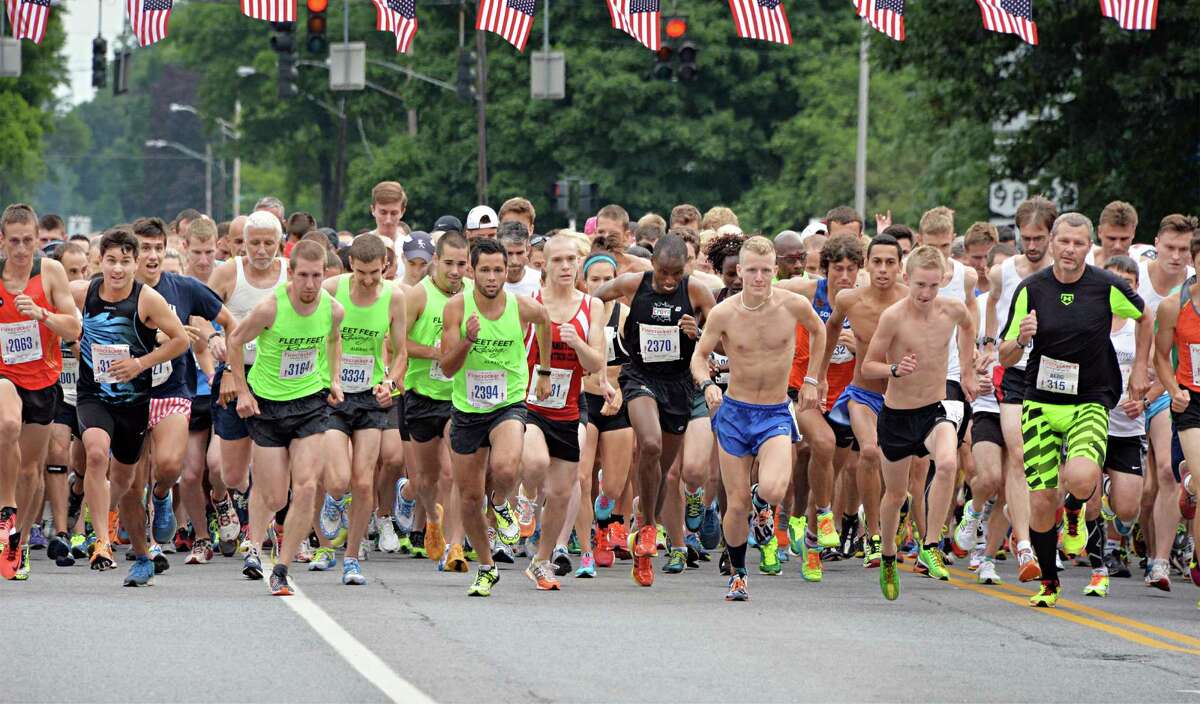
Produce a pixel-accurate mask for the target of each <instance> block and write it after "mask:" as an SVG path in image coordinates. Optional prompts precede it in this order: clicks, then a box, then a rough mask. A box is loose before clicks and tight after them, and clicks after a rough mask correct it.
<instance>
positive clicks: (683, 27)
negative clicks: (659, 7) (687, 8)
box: [667, 17, 688, 39]
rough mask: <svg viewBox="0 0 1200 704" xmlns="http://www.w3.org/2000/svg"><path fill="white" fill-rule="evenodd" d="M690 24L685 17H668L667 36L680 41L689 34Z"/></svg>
mask: <svg viewBox="0 0 1200 704" xmlns="http://www.w3.org/2000/svg"><path fill="white" fill-rule="evenodd" d="M687 30H688V24H687V18H685V17H668V18H667V36H668V37H670V38H671V39H679V38H680V37H682V36H683V35H685V34H687Z"/></svg>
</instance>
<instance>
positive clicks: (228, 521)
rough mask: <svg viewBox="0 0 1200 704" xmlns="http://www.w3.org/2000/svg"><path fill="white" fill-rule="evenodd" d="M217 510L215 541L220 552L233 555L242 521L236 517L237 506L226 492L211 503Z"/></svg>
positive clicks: (228, 555)
mask: <svg viewBox="0 0 1200 704" xmlns="http://www.w3.org/2000/svg"><path fill="white" fill-rule="evenodd" d="M213 508H215V509H216V511H217V541H218V547H220V549H221V554H222V555H224V556H225V557H233V555H234V553H235V552H236V551H237V546H238V537H239V536H240V535H241V532H242V523H241V520H240V519H239V518H238V513H237V507H236V506H234V505H233V501H232V500H231V499H230V498H229V495H228V494H226V495H225V498H224V499H222V500H220V501H218V502H217V503H215V504H213Z"/></svg>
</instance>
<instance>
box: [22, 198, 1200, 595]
mask: <svg viewBox="0 0 1200 704" xmlns="http://www.w3.org/2000/svg"><path fill="white" fill-rule="evenodd" d="M407 204H408V203H407V194H406V193H405V191H404V189H403V187H402V186H401V185H400V184H399V183H397V182H392V181H387V182H382V183H380V184H378V185H377V186H376V187H375V188H374V190H373V193H372V207H371V212H372V215H373V216H374V218H375V222H376V228H375V229H374V230H371V231H369V232H361V233H358V234H354V233H350V232H337V231H335V230H333V229H329V228H321V227H318V223H317V222H316V221H315V220H314V219H313V218H312V216H310V215H308V214H306V213H301V212H297V213H292V214H290V215H288V214H287V213H286V211H285V209H284V206H283V204H282V203H280V202H279V201H278V200H277V199H274V198H264V199H263V200H262V201H260V202H259V203H258V205H257V207H256V209H255V211H254V212H253V213H251V214H250V215H248V216H239V217H237V218H235V219H234V220H232V221H230V222H222V223H216V222H214V221H213V220H212V219H211V218H209V217H208V216H206V215H204V214H201V213H199V212H196V211H194V210H185V211H184V212H182V213H180V214H179V215H178V216H177V217H176V218H175V220H174V221H172V222H170V223H166V222H164V221H162V220H160V219H158V218H153V217H148V218H139V219H137V220H135V221H134V222H132V223H130V224H121V225H116V226H113V227H111V228H109V229H107V230H105V231H104V232H102V233H98V234H94V235H91V236H84V235H74V236H71V237H69V238H68V237H67V236H66V234H65V232H64V230H65V228H64V225H63V221H62V219H61V218H59V217H58V216H55V215H44V216H42V217H40V218H39V216H38V214H37V213H36V212H35V211H34V209H33V208H32V207H30V206H28V205H24V204H14V205H10V206H8V207H7V208H6V209H5V210H4V212H3V215H2V216H0V230H2V234H3V255H4V258H3V261H2V262H0V274H2V276H3V284H4V285H3V289H2V290H0V435H3V436H4V437H5V438H7V440H8V442H6V443H5V444H4V445H3V447H2V448H0V576H2V577H3V578H4V579H5V580H14V581H26V580H30V579H36V575H31V573H30V560H29V554H30V550H31V549H32V550H38V549H43V550H45V551H46V555H47V557H48V562H46V563H39V564H46V565H49V564H50V562H53V563H54V565H56V566H57V567H58V568H70V567H72V566H73V565H76V564H77V563H82V564H86V565H88V566H90V568H91V569H92V570H99V571H103V570H109V569H115V568H117V567H118V563H119V562H120V561H121V557H120V555H123V556H124V559H125V560H126V561H128V562H129V563H130V564H129V565H128V575H127V577H126V578H125V580H124V583H125V585H127V586H143V585H149V584H152V583H153V581H154V576H155V574H158V573H162V572H163V571H165V570H167V569H168V568H169V567H170V566H171V558H168V555H170V554H176V555H179V556H180V558H175V559H181V561H182V563H183V564H184V565H205V564H208V563H212V562H215V566H214V567H213V568H207V569H217V570H224V571H226V572H228V574H229V576H230V578H234V577H235V576H237V575H241V576H244V578H247V579H249V580H264V579H265V581H266V582H267V584H268V586H269V589H270V591H271V593H272V594H276V595H288V594H291V593H293V592H294V589H295V585H294V583H293V582H292V579H293V577H292V576H290V570H293V569H294V568H295V567H296V565H297V564H303V565H305V567H304V569H306V570H308V571H313V572H324V571H332V572H334V573H335V574H336V572H337V571H338V564H339V555H340V573H341V577H340V579H341V582H342V583H343V584H346V585H362V584H366V583H367V573H369V569H368V568H367V566H366V565H364V561H366V560H368V558H370V557H372V556H376V557H375V559H379V557H378V556H379V554H380V553H390V554H394V555H409V556H411V557H413V558H422V559H427V560H428V563H427V564H429V569H436V570H439V571H442V572H446V573H469V572H470V571H471V570H472V569H473V568H472V565H471V563H475V566H474V571H475V576H474V579H473V581H471V583H470V586H469V588H468V590H467V593H468V594H470V595H472V596H488V595H490V594H491V593H492V591H493V590H494V589H495V588H496V584H497V582H498V581H499V579H500V576H501V571H500V570H499V569H498V564H505V563H507V564H517V563H518V561H519V564H517V569H522V568H523V571H524V574H525V575H526V576H527V577H528V578H529V580H530V581H531V583H532V585H533V586H535V587H536V589H538V590H557V589H561V588H563V586H564V584H567V583H568V582H569V581H571V580H574V579H587V578H594V577H596V576H597V574H598V572H599V571H602V570H604V569H608V568H613V567H616V566H618V565H623V566H624V568H628V569H630V571H631V575H632V578H633V580H634V581H635V582H636V583H637V584H639V585H642V586H644V587H650V586H652V585H653V584H654V582H655V580H656V579H673V578H676V577H673V575H683V574H686V573H687V572H689V571H690V570H693V569H695V568H698V567H700V566H701V564H702V563H705V562H710V561H711V562H715V563H716V565H717V568H718V569H719V571H720V573H721V574H722V575H723V577H722V582H721V585H722V586H723V588H724V589H725V590H726V593H725V598H726V599H727V600H731V601H744V600H746V599H748V598H749V587H748V584H747V575H748V573H749V571H750V569H749V567H748V566H747V551H748V550H747V549H748V548H750V547H753V548H755V549H756V550H757V552H758V565H757V571H758V572H759V573H761V574H762V575H779V574H781V572H782V571H783V563H785V562H788V561H790V560H795V561H797V562H798V563H799V572H800V575H801V577H802V578H803V579H804V580H806V581H808V582H819V581H821V579H822V572H823V569H824V567H825V565H826V564H827V563H830V562H833V561H848V560H855V561H859V562H861V564H862V567H863V569H864V570H866V571H867V575H869V576H867V575H865V576H864V578H870V579H876V578H877V579H878V581H879V585H880V589H881V591H882V594H883V596H884V597H885V598H887V599H889V600H894V599H897V598H898V597H899V596H900V591H901V590H900V574H901V570H900V569H899V568H898V565H899V564H901V563H904V562H908V563H909V565H910V566H909V568H907V569H910V570H911V571H912V572H913V573H915V574H919V575H924V576H926V577H928V578H932V579H935V580H948V579H949V578H950V574H951V572H950V568H949V567H948V566H949V565H952V564H955V562H956V561H957V562H958V564H959V567H960V568H962V567H965V568H967V569H969V570H970V571H971V572H973V573H974V574H973V578H974V579H976V580H977V581H978V582H979V583H981V584H999V583H1000V582H1001V578H1000V576H999V574H998V572H997V569H996V563H997V561H1002V560H1008V561H1011V563H1012V564H1013V565H1014V567H1015V572H1016V578H1017V579H1019V580H1020V581H1023V582H1040V585H1041V586H1040V589H1039V590H1038V591H1037V593H1036V594H1035V595H1034V596H1033V597H1032V598H1031V599H1030V603H1031V604H1032V605H1033V606H1043V607H1049V606H1054V605H1055V603H1056V601H1057V600H1058V598H1059V596H1060V594H1061V591H1062V589H1061V586H1060V582H1059V579H1058V574H1059V572H1060V570H1062V569H1064V568H1069V567H1071V566H1072V565H1074V564H1076V563H1077V564H1078V565H1079V566H1080V567H1083V568H1086V569H1090V570H1091V578H1090V581H1089V582H1088V584H1087V586H1086V587H1085V589H1084V593H1085V594H1086V595H1089V596H1096V597H1103V596H1106V595H1107V594H1108V593H1109V591H1110V590H1111V589H1113V588H1116V585H1115V584H1114V583H1113V582H1111V581H1110V580H1112V579H1113V578H1122V577H1124V578H1129V577H1131V576H1133V575H1136V577H1141V578H1142V579H1143V580H1144V583H1145V585H1146V586H1147V587H1151V588H1156V589H1160V590H1170V589H1171V588H1172V576H1173V575H1180V576H1181V577H1182V578H1185V579H1190V580H1191V581H1192V582H1193V583H1195V584H1196V585H1198V586H1200V569H1198V568H1197V565H1196V557H1195V540H1194V538H1193V535H1192V530H1193V528H1194V524H1195V521H1194V515H1195V505H1196V499H1195V492H1196V491H1200V486H1194V485H1193V482H1192V481H1191V477H1190V474H1189V471H1188V466H1189V462H1190V463H1191V464H1192V466H1196V463H1200V307H1198V306H1200V283H1198V282H1197V279H1196V277H1195V267H1197V266H1200V226H1198V225H1197V220H1196V218H1194V217H1190V216H1185V215H1180V214H1173V215H1168V216H1166V217H1164V218H1163V219H1162V220H1161V222H1160V223H1157V224H1155V225H1153V226H1151V227H1147V226H1146V225H1145V224H1143V226H1142V233H1143V234H1144V235H1149V234H1151V232H1150V231H1151V230H1153V244H1152V245H1150V244H1148V243H1147V244H1134V242H1133V240H1134V235H1135V233H1136V232H1137V227H1138V217H1137V213H1136V211H1135V209H1134V208H1133V206H1131V205H1130V204H1128V203H1124V202H1120V201H1115V202H1113V203H1110V204H1109V205H1108V206H1107V207H1105V208H1104V210H1103V211H1102V212H1101V213H1099V217H1098V218H1097V221H1096V224H1095V225H1093V222H1092V220H1091V219H1089V218H1088V217H1087V216H1086V215H1084V214H1081V213H1062V214H1060V213H1059V212H1057V209H1056V207H1055V205H1054V204H1053V203H1051V202H1050V201H1048V200H1046V199H1044V198H1041V197H1034V198H1030V199H1028V200H1026V201H1025V202H1023V203H1022V204H1021V205H1020V207H1019V208H1018V209H1017V213H1016V218H1015V224H1014V226H1002V227H1000V228H997V227H996V226H994V225H991V224H989V223H985V222H976V223H973V224H971V225H970V226H969V227H967V228H966V229H965V232H963V233H962V234H960V224H957V223H956V222H955V218H954V212H953V211H952V210H950V209H949V208H946V207H936V208H933V209H931V210H929V211H927V212H926V213H924V215H923V216H922V217H921V218H920V221H919V222H918V223H915V224H914V225H915V226H914V227H909V226H906V225H903V224H899V223H893V222H892V218H891V215H890V213H889V214H887V215H877V216H876V217H875V222H874V223H872V224H873V226H874V227H872V228H868V227H867V226H866V225H867V224H866V223H864V220H863V217H862V216H861V215H860V214H859V213H857V212H855V211H854V210H853V209H852V208H848V207H844V206H843V207H836V208H833V209H832V210H830V211H829V212H828V214H827V215H826V216H825V217H824V218H823V219H821V220H820V221H814V222H812V223H811V224H809V225H808V226H807V227H805V228H804V229H803V231H800V232H797V231H792V230H785V231H783V232H779V233H777V234H775V236H774V237H768V236H763V235H761V234H747V233H746V232H745V231H744V230H743V226H741V225H740V224H739V222H738V219H737V216H736V214H735V213H734V212H733V211H731V210H730V209H728V208H723V207H717V208H712V209H711V210H709V211H708V212H706V213H703V214H702V213H701V212H700V210H699V209H697V208H696V207H694V206H692V205H686V204H685V205H678V206H675V207H674V208H672V209H671V211H670V214H669V217H668V218H663V217H661V216H659V215H657V214H653V213H650V214H646V215H645V216H644V217H642V218H641V219H640V220H637V221H633V220H631V219H630V216H629V214H628V213H627V211H626V210H625V209H623V208H622V207H620V206H618V205H608V206H605V207H603V208H601V209H600V210H599V212H597V213H596V214H595V216H594V217H592V218H589V219H588V221H587V224H586V226H585V227H584V231H583V232H574V231H569V230H556V231H552V232H549V233H547V234H535V233H536V232H537V227H536V220H535V213H534V208H533V206H532V205H531V204H530V202H529V201H528V200H526V199H524V198H519V197H517V198H511V199H509V200H508V201H506V202H505V203H504V204H503V205H502V207H501V208H500V210H499V212H497V211H494V210H492V209H491V208H489V207H488V206H484V205H481V206H478V207H475V208H473V209H471V210H470V212H469V213H467V216H466V219H465V224H464V222H463V221H460V220H459V219H458V218H457V217H456V216H454V215H445V216H443V217H441V218H438V219H437V221H436V222H435V223H434V225H433V227H432V228H431V229H430V231H429V232H424V231H412V230H411V229H410V228H409V227H408V225H406V223H405V222H404V220H403V218H404V215H405V210H406V207H407ZM746 229H749V228H746ZM869 230H870V231H869ZM120 545H128V546H129V547H128V549H127V550H124V551H121V552H117V551H116V548H117V546H120ZM218 553H219V554H220V555H221V556H223V557H222V558H218V557H216V556H217V555H218ZM82 564H81V565H80V566H82ZM235 565H238V566H239V567H235ZM46 569H54V568H52V567H47V568H46ZM183 569H192V568H191V567H185V568H183ZM698 573H699V574H701V575H703V574H708V575H711V574H712V573H711V572H706V571H704V570H700V571H699V572H698ZM660 575H666V576H660ZM679 578H687V577H679ZM692 578H693V579H694V578H695V577H692ZM704 578H705V579H707V578H709V577H704ZM305 579H313V580H316V579H324V577H320V576H317V575H313V576H311V577H307V578H305ZM1178 580H1179V577H1176V582H1178ZM1119 583H1120V582H1118V583H1117V584H1119ZM1130 583H1132V580H1129V581H1127V582H1125V584H1130ZM715 586H716V585H714V587H715ZM1126 588H1130V587H1126Z"/></svg>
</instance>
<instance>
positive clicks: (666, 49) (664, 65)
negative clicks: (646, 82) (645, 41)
mask: <svg viewBox="0 0 1200 704" xmlns="http://www.w3.org/2000/svg"><path fill="white" fill-rule="evenodd" d="M674 55H675V49H674V47H672V46H671V44H670V43H669V42H663V43H662V44H659V46H658V51H656V52H654V68H653V69H651V71H650V77H651V78H653V79H655V80H658V81H669V80H671V77H672V76H674V75H675V69H674V68H672V67H671V57H673V56H674Z"/></svg>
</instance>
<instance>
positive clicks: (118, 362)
mask: <svg viewBox="0 0 1200 704" xmlns="http://www.w3.org/2000/svg"><path fill="white" fill-rule="evenodd" d="M100 253H101V254H100V270H101V273H102V276H101V277H99V278H94V279H92V280H91V281H75V282H73V283H72V284H71V294H72V295H73V296H74V297H75V303H76V304H77V305H78V306H79V308H80V309H81V310H82V311H83V334H82V336H81V337H80V339H79V381H78V384H77V386H76V399H77V402H76V411H77V412H78V414H79V427H80V429H81V430H82V431H83V445H84V450H85V452H86V453H87V474H86V476H85V477H84V482H83V486H84V495H85V499H86V501H87V504H88V507H89V508H90V509H91V514H92V528H93V529H94V530H95V532H96V537H97V542H96V545H95V548H94V550H93V552H92V558H91V567H92V569H94V570H107V569H112V568H114V567H115V566H116V564H115V563H114V562H113V555H112V545H111V537H110V536H111V533H110V528H111V526H110V525H109V506H110V500H112V499H116V500H118V501H119V500H120V499H122V498H123V497H124V496H125V494H126V493H127V492H130V491H133V492H135V493H136V494H137V496H138V497H140V496H141V488H140V487H136V488H135V487H134V480H135V475H136V472H135V469H134V465H135V464H136V463H137V460H138V458H139V457H140V456H141V454H142V445H143V443H144V442H145V438H146V429H147V425H148V424H149V423H148V422H149V413H150V383H151V371H150V370H151V369H153V368H154V366H155V365H156V364H162V363H163V362H166V361H167V360H171V359H175V358H176V357H178V356H179V355H181V354H183V353H184V352H185V351H187V347H188V335H187V332H186V331H185V330H184V329H183V324H182V323H180V322H179V318H178V317H177V316H176V315H175V313H174V312H172V311H171V308H170V306H168V305H167V301H166V299H164V298H163V297H162V295H160V294H159V293H158V292H157V291H155V290H154V289H152V288H150V287H148V286H144V285H143V284H142V283H141V282H139V281H137V280H136V278H135V277H136V274H137V255H138V243H137V238H136V237H135V236H134V234H133V233H132V232H131V231H129V230H127V229H120V228H113V229H111V230H108V231H106V232H105V233H104V235H103V236H102V237H101V238H100ZM156 330H157V331H159V332H162V333H163V334H165V335H166V336H167V340H166V341H165V342H163V343H162V344H159V345H157V346H156V344H155V335H156V332H155V331H156ZM110 453H111V463H110V461H109V456H110ZM110 481H111V485H110ZM137 504H138V505H137V507H132V510H131V511H130V512H129V514H128V518H129V519H130V520H131V522H130V523H128V524H127V525H129V526H130V527H131V528H133V530H129V531H128V532H129V540H130V543H131V544H132V546H133V553H134V555H136V556H137V560H136V561H135V563H134V565H133V567H132V568H130V571H129V576H128V577H126V579H125V584H126V586H143V585H149V584H152V583H153V580H154V565H153V564H152V563H151V562H150V556H149V549H148V545H147V542H146V534H145V532H144V531H143V530H139V528H140V527H141V526H142V525H144V522H145V513H144V512H143V510H142V504H141V502H140V501H138V502H137Z"/></svg>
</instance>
